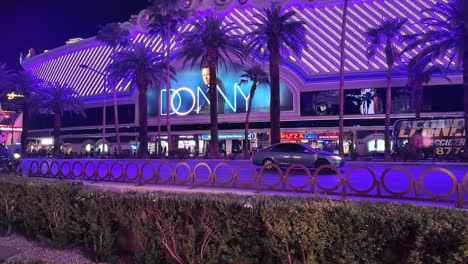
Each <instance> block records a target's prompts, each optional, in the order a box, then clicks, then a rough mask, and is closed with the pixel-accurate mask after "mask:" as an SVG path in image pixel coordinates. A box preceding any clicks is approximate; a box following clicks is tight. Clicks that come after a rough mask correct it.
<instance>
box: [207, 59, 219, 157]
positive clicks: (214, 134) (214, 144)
mask: <svg viewBox="0 0 468 264" xmlns="http://www.w3.org/2000/svg"><path fill="white" fill-rule="evenodd" d="M215 63H216V61H215V60H213V59H212V60H209V61H208V65H209V68H210V87H209V93H208V96H209V98H210V122H211V125H210V130H211V140H210V152H211V157H212V158H219V157H220V153H219V139H218V100H217V98H216V95H217V87H216V80H217V74H216V64H215Z"/></svg>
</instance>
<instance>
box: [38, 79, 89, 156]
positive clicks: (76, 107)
mask: <svg viewBox="0 0 468 264" xmlns="http://www.w3.org/2000/svg"><path fill="white" fill-rule="evenodd" d="M36 96H37V97H36V98H35V99H34V100H35V101H37V102H39V112H40V113H43V114H49V115H51V114H53V115H54V156H57V155H58V154H59V153H60V145H61V144H60V128H61V124H62V118H63V114H64V112H66V111H69V112H72V113H78V114H81V115H82V116H83V117H86V114H85V112H84V106H83V103H82V102H81V101H80V99H79V97H78V94H77V93H76V92H75V90H74V89H73V88H71V87H69V86H68V85H66V84H60V83H44V84H43V87H40V88H39V89H37V94H36Z"/></svg>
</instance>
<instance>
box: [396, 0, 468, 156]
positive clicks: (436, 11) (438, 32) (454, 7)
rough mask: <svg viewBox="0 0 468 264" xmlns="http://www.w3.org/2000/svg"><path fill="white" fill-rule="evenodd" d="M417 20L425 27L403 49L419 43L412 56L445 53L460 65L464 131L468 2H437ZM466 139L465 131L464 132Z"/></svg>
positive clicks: (467, 112) (467, 99)
mask: <svg viewBox="0 0 468 264" xmlns="http://www.w3.org/2000/svg"><path fill="white" fill-rule="evenodd" d="M423 12H424V16H423V17H424V18H423V19H422V21H421V23H422V24H423V26H425V27H426V29H427V31H425V32H421V33H419V34H416V35H413V42H412V43H410V44H409V45H408V46H407V48H406V49H405V50H412V49H415V48H417V47H419V46H420V45H421V46H422V47H424V48H423V49H422V50H418V54H417V55H416V56H415V59H416V60H419V59H420V58H422V57H424V56H426V55H428V56H430V57H431V58H432V59H435V58H440V57H443V56H448V57H449V58H450V63H448V64H447V68H446V70H448V68H449V67H450V65H451V64H452V62H453V61H454V60H455V63H456V65H457V67H460V65H462V68H463V91H464V93H463V105H464V112H465V131H468V2H467V1H466V0H453V1H451V2H449V3H439V4H436V5H435V6H433V7H432V8H430V9H427V10H424V11H423ZM465 142H468V133H465ZM462 159H463V161H468V144H465V148H464V153H463V158H462Z"/></svg>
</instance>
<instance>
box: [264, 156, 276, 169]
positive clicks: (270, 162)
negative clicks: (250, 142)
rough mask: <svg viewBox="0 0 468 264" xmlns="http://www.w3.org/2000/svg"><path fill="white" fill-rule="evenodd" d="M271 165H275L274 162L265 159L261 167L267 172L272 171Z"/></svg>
mask: <svg viewBox="0 0 468 264" xmlns="http://www.w3.org/2000/svg"><path fill="white" fill-rule="evenodd" d="M273 164H275V162H274V161H273V160H271V159H265V160H264V161H263V167H265V169H267V170H271V169H273Z"/></svg>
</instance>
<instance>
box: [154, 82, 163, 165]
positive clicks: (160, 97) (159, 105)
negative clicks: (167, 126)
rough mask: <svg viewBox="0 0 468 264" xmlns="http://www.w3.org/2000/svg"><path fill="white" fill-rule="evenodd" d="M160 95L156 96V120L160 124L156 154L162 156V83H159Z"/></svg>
mask: <svg viewBox="0 0 468 264" xmlns="http://www.w3.org/2000/svg"><path fill="white" fill-rule="evenodd" d="M157 89H158V96H156V100H157V102H156V109H157V110H156V120H157V121H156V122H157V125H158V135H157V136H156V142H155V143H156V144H155V146H156V154H157V155H156V156H157V157H160V154H161V99H162V96H161V95H162V94H161V85H158V88H157Z"/></svg>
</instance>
